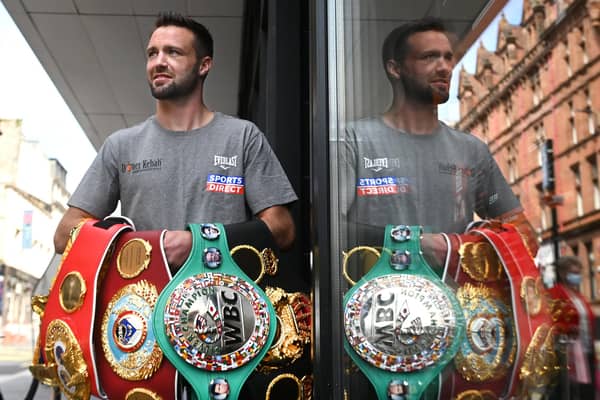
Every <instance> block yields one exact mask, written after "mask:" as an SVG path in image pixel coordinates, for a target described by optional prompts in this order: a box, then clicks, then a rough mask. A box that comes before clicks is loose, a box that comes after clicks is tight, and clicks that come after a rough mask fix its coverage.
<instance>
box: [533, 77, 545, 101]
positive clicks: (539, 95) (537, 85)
mask: <svg viewBox="0 0 600 400" xmlns="http://www.w3.org/2000/svg"><path fill="white" fill-rule="evenodd" d="M531 94H532V96H533V106H534V107H535V106H537V105H538V104H540V101H541V100H542V99H543V98H544V93H543V92H542V84H541V82H540V72H539V71H535V72H534V73H533V75H531Z"/></svg>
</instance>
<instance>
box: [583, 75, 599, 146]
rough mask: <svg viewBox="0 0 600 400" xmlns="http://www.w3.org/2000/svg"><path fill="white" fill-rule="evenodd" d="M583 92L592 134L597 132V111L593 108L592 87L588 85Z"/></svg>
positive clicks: (589, 129) (589, 128)
mask: <svg viewBox="0 0 600 400" xmlns="http://www.w3.org/2000/svg"><path fill="white" fill-rule="evenodd" d="M583 92H584V93H585V112H586V113H587V120H588V131H589V132H590V135H593V134H595V133H596V113H595V112H594V109H593V108H592V96H591V95H590V89H589V88H587V87H586V88H585V89H584V91H583Z"/></svg>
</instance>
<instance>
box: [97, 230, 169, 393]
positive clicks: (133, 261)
mask: <svg viewBox="0 0 600 400" xmlns="http://www.w3.org/2000/svg"><path fill="white" fill-rule="evenodd" d="M165 232H166V231H164V230H163V231H143V232H142V231H139V232H127V233H124V234H122V235H121V236H120V237H119V239H118V240H117V242H116V249H115V252H114V256H113V257H112V259H111V261H110V264H109V265H108V268H107V270H106V272H105V276H104V278H103V280H102V286H101V290H100V292H99V294H98V315H97V320H98V321H99V322H100V329H99V330H98V333H99V334H100V338H97V339H96V341H95V348H96V355H97V365H98V374H99V377H100V381H101V382H102V387H103V389H104V391H105V393H106V395H107V396H108V398H109V399H124V400H159V399H160V400H175V398H176V372H177V371H176V370H175V368H174V367H173V365H171V363H169V362H168V361H167V360H163V353H162V350H161V349H160V347H159V345H158V343H157V341H156V338H155V334H154V329H153V326H152V314H153V312H154V306H155V305H156V301H157V299H158V295H159V293H160V292H161V291H162V290H163V288H164V287H165V286H166V284H167V283H168V282H169V281H170V279H171V273H170V271H169V266H168V263H167V260H166V256H165V253H164V248H163V236H164V234H165ZM98 333H97V334H98Z"/></svg>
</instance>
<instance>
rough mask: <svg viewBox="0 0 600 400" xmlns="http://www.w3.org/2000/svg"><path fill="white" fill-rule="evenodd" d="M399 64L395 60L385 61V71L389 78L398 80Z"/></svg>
mask: <svg viewBox="0 0 600 400" xmlns="http://www.w3.org/2000/svg"><path fill="white" fill-rule="evenodd" d="M400 69H401V67H400V64H399V63H398V62H397V61H396V60H391V59H390V60H387V61H386V63H385V70H386V72H387V74H388V76H389V77H391V78H394V79H400Z"/></svg>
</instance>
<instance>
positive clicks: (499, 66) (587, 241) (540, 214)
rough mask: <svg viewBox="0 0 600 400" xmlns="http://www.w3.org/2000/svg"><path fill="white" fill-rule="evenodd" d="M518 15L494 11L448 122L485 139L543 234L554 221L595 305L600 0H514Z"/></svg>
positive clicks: (598, 290) (599, 273)
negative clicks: (487, 42) (548, 171)
mask: <svg viewBox="0 0 600 400" xmlns="http://www.w3.org/2000/svg"><path fill="white" fill-rule="evenodd" d="M521 21H522V22H521V24H520V25H511V24H510V23H509V22H508V21H507V20H506V19H505V18H502V19H501V21H500V23H499V28H498V42H497V43H498V45H497V49H496V50H495V51H488V50H487V49H485V48H484V47H483V46H481V47H480V48H479V49H478V52H477V63H476V65H477V66H476V71H475V73H474V74H470V73H468V72H466V71H465V70H464V69H463V70H462V71H461V72H460V83H459V98H460V115H461V119H460V121H459V122H458V123H457V127H458V128H459V129H461V130H464V131H467V132H472V133H473V134H475V135H477V136H479V137H480V138H481V139H483V140H484V141H486V142H487V143H488V145H489V147H490V149H491V151H492V153H493V154H494V156H495V158H496V160H497V162H498V164H499V165H500V168H501V169H502V172H503V173H504V176H506V178H507V179H508V180H509V182H510V183H511V185H512V186H513V190H514V192H515V193H516V194H517V195H518V197H519V198H520V200H521V202H522V204H523V207H524V208H525V211H526V213H527V216H528V217H529V219H530V221H531V223H532V224H533V226H534V227H535V228H536V229H537V231H538V233H539V237H540V240H541V241H542V242H543V244H548V243H550V242H551V239H552V226H553V220H555V221H556V223H557V224H556V226H557V227H558V238H559V239H560V252H561V254H575V255H577V256H579V258H580V259H581V260H582V261H583V263H584V267H585V268H586V269H585V270H584V276H583V284H582V291H583V293H584V294H585V295H586V296H587V297H588V298H589V299H590V300H591V301H592V302H593V303H595V305H596V310H595V311H596V314H597V315H600V180H599V179H600V177H599V172H598V169H599V165H600V154H599V153H600V0H587V1H586V0H523V15H522V19H521ZM547 139H552V141H553V147H554V157H555V162H554V169H555V173H556V191H555V193H556V195H558V196H562V198H563V199H564V201H563V204H562V205H559V206H557V207H556V218H554V219H553V217H552V211H551V207H550V206H548V205H547V204H545V203H544V201H542V199H543V197H544V194H547V193H545V192H544V190H543V188H542V180H543V171H542V153H543V144H544V143H545V142H546V140H547ZM545 247H546V248H548V247H550V248H551V245H550V246H545Z"/></svg>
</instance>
